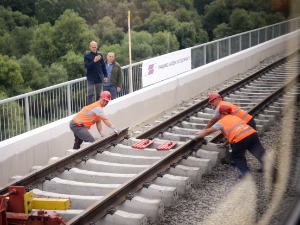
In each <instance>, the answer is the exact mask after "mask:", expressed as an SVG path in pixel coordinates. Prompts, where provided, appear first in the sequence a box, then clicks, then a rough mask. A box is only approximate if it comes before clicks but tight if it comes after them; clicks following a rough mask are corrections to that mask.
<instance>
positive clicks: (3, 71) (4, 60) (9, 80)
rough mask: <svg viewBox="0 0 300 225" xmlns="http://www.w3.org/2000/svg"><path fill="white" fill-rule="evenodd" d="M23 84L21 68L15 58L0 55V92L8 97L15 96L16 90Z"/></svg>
mask: <svg viewBox="0 0 300 225" xmlns="http://www.w3.org/2000/svg"><path fill="white" fill-rule="evenodd" d="M23 83H24V80H23V77H22V75H21V68H20V65H19V63H18V61H17V60H16V59H15V58H10V57H8V56H3V55H0V92H4V93H6V94H7V95H8V96H9V97H10V96H14V95H15V94H17V93H18V92H19V91H18V88H19V87H20V86H21V85H22V84H23Z"/></svg>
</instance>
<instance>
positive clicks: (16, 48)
mask: <svg viewBox="0 0 300 225" xmlns="http://www.w3.org/2000/svg"><path fill="white" fill-rule="evenodd" d="M33 31H34V29H33V28H32V27H30V28H28V27H24V26H23V27H16V28H15V29H14V30H13V31H12V32H11V35H12V40H11V42H12V45H13V47H12V54H13V55H14V56H16V57H17V58H21V57H22V56H23V55H26V54H28V53H29V52H30V43H31V40H32V37H33Z"/></svg>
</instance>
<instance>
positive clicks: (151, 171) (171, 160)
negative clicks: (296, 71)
mask: <svg viewBox="0 0 300 225" xmlns="http://www.w3.org/2000/svg"><path fill="white" fill-rule="evenodd" d="M295 54H296V53H293V54H291V55H289V56H287V57H285V58H284V59H281V60H278V61H277V62H275V63H274V64H272V65H270V66H268V67H266V68H264V69H262V70H260V71H258V72H256V73H255V74H253V75H252V76H249V77H248V78H245V79H243V80H241V81H239V82H237V83H236V84H234V85H233V86H231V87H233V88H230V87H228V88H225V89H223V90H221V91H220V92H219V93H220V94H221V95H226V93H231V92H233V91H235V90H236V89H238V88H240V87H242V86H244V85H245V84H248V83H249V82H251V81H252V80H254V77H256V78H257V77H258V76H259V74H260V75H261V74H262V73H265V72H267V71H269V70H271V69H273V68H274V67H276V66H278V65H279V64H282V63H284V62H286V60H288V58H289V57H294V56H295ZM298 76H299V75H298ZM298 76H297V77H295V78H293V79H291V80H290V81H289V82H288V83H286V84H285V85H292V84H293V83H295V79H298ZM284 89H285V88H284V87H281V88H280V89H279V90H277V91H275V92H274V93H272V94H271V95H269V96H268V97H267V98H265V99H264V100H263V101H262V102H261V103H259V104H258V105H257V106H255V107H253V108H252V109H251V110H250V111H249V112H250V113H252V114H253V115H254V114H256V113H258V112H259V111H260V110H262V108H265V107H266V104H267V102H270V101H272V100H273V97H272V96H275V97H278V96H279V95H280V94H281V93H282V92H283V91H284ZM207 105H208V100H207V99H206V100H203V101H201V102H199V103H197V104H195V105H193V106H191V107H190V108H188V109H186V110H184V111H183V112H181V113H178V114H176V115H174V116H173V117H171V118H169V119H167V120H166V121H164V122H162V123H160V124H159V125H157V126H155V127H153V128H151V129H149V130H148V131H146V132H144V133H143V134H141V135H139V136H137V138H138V139H142V138H149V137H150V138H154V137H155V135H158V134H159V133H162V132H163V131H165V130H167V129H168V128H170V127H172V126H174V125H175V124H177V123H180V122H181V121H182V120H183V119H185V118H188V117H189V116H191V115H192V114H194V113H196V112H197V111H199V110H200V109H201V108H204V107H206V106H207ZM127 135H128V128H126V129H123V130H122V131H121V133H120V135H118V136H117V135H116V134H114V135H111V136H109V137H107V138H104V139H103V140H101V141H99V142H96V143H94V144H92V145H91V146H89V147H87V148H85V149H83V150H80V151H78V152H76V153H74V154H72V155H70V156H67V157H65V158H63V159H61V160H60V161H58V162H56V163H53V164H51V165H48V166H46V167H44V168H42V169H40V170H38V171H35V172H33V173H31V174H29V175H28V176H27V177H24V178H22V179H21V180H18V181H16V182H13V183H11V184H9V186H20V185H21V186H27V185H29V184H32V183H35V182H37V180H41V179H44V180H45V179H46V177H47V176H48V177H49V174H51V173H56V172H57V171H59V170H61V169H68V167H70V166H72V165H74V162H76V161H79V162H81V161H84V160H86V159H87V158H88V156H91V155H93V154H97V153H101V148H105V147H107V146H108V147H109V146H112V145H114V143H116V142H118V141H120V140H122V139H124V138H127ZM218 136H221V135H218ZM215 139H216V138H214V139H213V140H215ZM202 144H203V139H202V140H199V141H198V142H194V141H188V142H186V143H185V144H184V145H183V146H181V147H180V148H178V149H176V150H175V151H174V152H172V153H170V154H169V155H167V156H165V157H164V158H162V160H161V161H159V162H156V163H155V164H153V165H151V166H150V167H148V168H147V169H145V170H144V171H142V172H141V173H139V174H137V175H136V176H135V177H133V178H132V179H131V180H130V181H129V182H128V183H125V184H123V185H122V186H121V187H119V188H117V189H115V190H114V191H112V192H111V193H110V194H109V195H107V196H105V197H103V199H101V200H99V201H98V202H96V203H95V204H94V205H92V206H90V207H89V208H87V209H86V210H85V211H84V212H83V213H81V214H80V215H78V216H76V217H74V218H73V219H71V220H70V221H68V222H67V224H68V225H73V224H79V225H81V224H87V223H89V222H91V221H95V220H97V219H100V218H102V217H103V216H105V215H106V214H107V213H109V211H108V210H109V209H111V208H112V207H115V206H117V205H118V204H120V203H121V202H123V201H125V200H126V199H127V198H128V195H129V194H130V193H132V192H136V191H138V190H140V189H141V188H143V187H144V184H145V183H146V182H151V181H152V180H153V179H155V178H156V177H157V176H158V174H162V173H163V172H165V171H166V170H168V169H169V168H170V167H172V166H176V164H177V163H178V162H179V161H180V160H181V159H182V158H185V157H186V156H187V155H188V154H190V153H191V152H192V151H193V150H194V149H195V147H196V146H199V145H202ZM99 149H100V151H99ZM49 179H51V178H49ZM7 190H8V187H6V188H3V189H1V190H0V194H5V193H7Z"/></svg>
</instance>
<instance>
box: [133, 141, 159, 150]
mask: <svg viewBox="0 0 300 225" xmlns="http://www.w3.org/2000/svg"><path fill="white" fill-rule="evenodd" d="M153 142H154V141H153V140H149V139H142V140H140V141H139V142H137V143H135V144H133V145H131V147H133V148H138V149H144V148H147V147H148V146H149V145H151V144H152V143H153Z"/></svg>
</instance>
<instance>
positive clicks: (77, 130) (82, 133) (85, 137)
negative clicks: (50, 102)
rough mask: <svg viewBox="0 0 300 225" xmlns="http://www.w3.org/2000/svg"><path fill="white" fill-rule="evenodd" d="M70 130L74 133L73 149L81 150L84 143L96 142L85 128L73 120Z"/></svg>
mask: <svg viewBox="0 0 300 225" xmlns="http://www.w3.org/2000/svg"><path fill="white" fill-rule="evenodd" d="M70 129H71V130H72V131H73V133H74V137H75V141H74V145H73V149H80V145H81V144H82V142H84V141H85V142H94V141H95V138H94V137H93V136H92V135H91V134H90V132H89V131H88V130H87V129H86V128H85V127H84V126H78V124H77V123H75V122H74V121H73V120H71V122H70Z"/></svg>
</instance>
